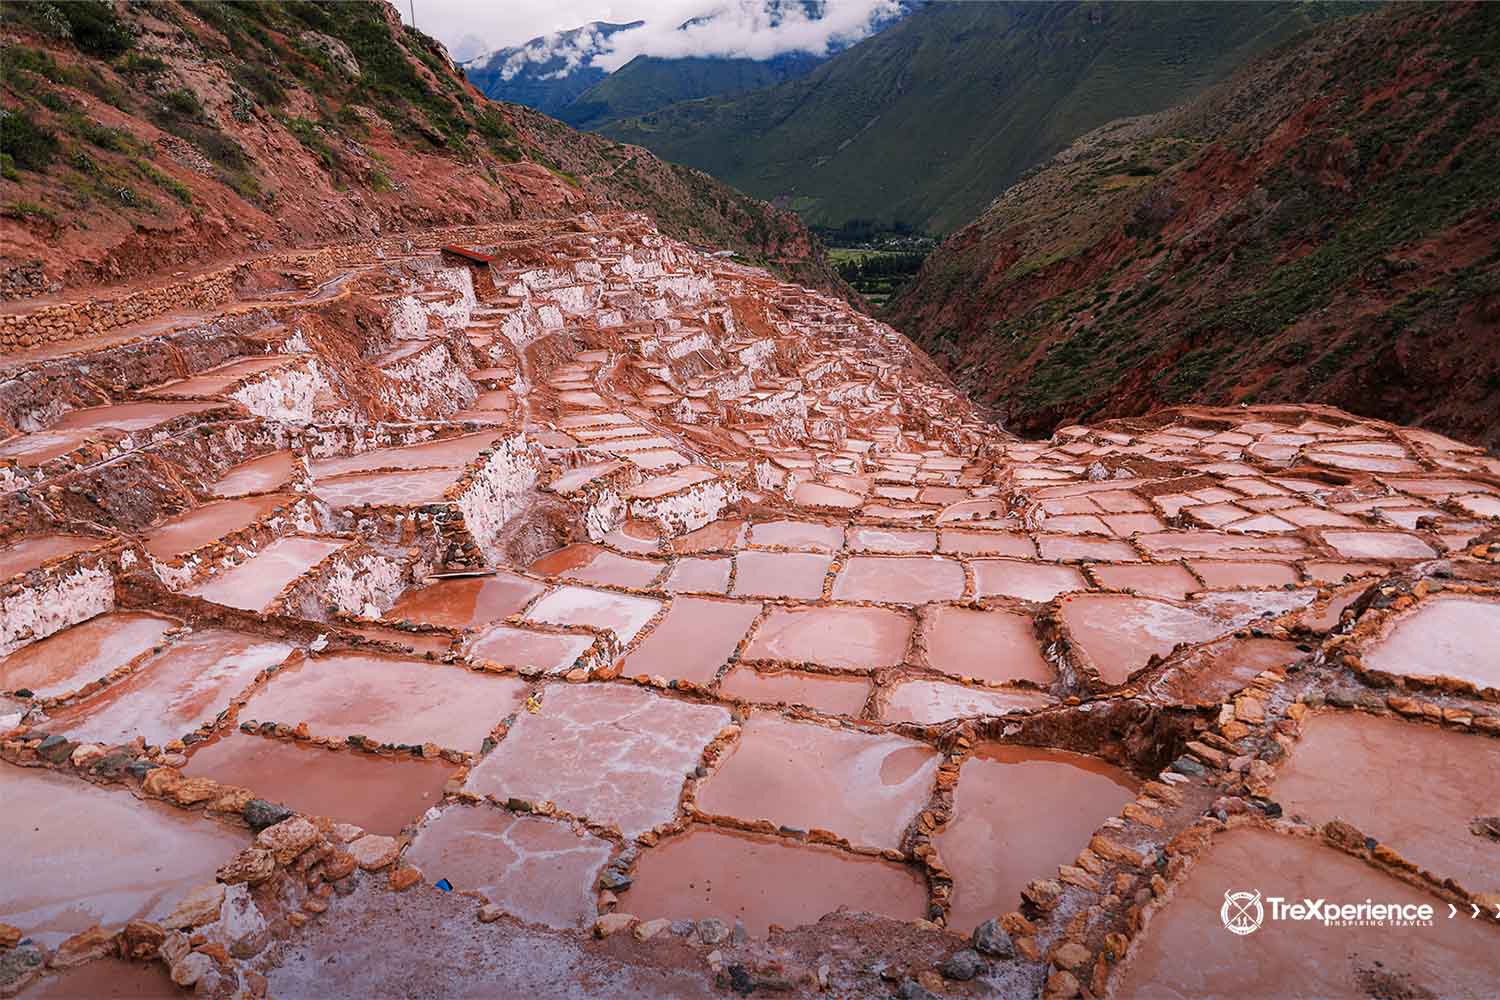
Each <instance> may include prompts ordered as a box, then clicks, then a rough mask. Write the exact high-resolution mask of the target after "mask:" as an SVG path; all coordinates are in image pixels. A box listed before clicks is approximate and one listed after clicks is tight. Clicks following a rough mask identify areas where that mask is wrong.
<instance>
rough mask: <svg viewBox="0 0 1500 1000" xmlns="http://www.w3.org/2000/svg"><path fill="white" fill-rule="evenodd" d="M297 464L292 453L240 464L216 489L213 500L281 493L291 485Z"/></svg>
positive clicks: (217, 484) (262, 457)
mask: <svg viewBox="0 0 1500 1000" xmlns="http://www.w3.org/2000/svg"><path fill="white" fill-rule="evenodd" d="M296 470H297V460H296V458H295V457H294V456H293V455H292V453H291V452H289V451H276V452H272V453H271V454H269V455H262V456H261V457H260V458H252V459H251V460H250V461H248V462H241V463H240V464H239V465H236V466H234V467H233V468H231V469H230V470H229V471H227V472H225V473H224V475H223V477H222V478H220V479H219V481H218V482H216V483H214V485H213V493H214V496H218V497H237V496H244V495H245V494H246V493H265V492H267V491H269V490H279V489H281V488H282V487H283V486H285V485H286V484H287V483H289V482H291V479H292V474H293V473H294V472H295V471H296Z"/></svg>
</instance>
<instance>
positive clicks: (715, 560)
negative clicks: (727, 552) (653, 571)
mask: <svg viewBox="0 0 1500 1000" xmlns="http://www.w3.org/2000/svg"><path fill="white" fill-rule="evenodd" d="M733 566H734V563H733V561H732V560H731V559H730V558H729V557H728V556H716V557H710V558H699V557H696V556H680V557H678V558H677V559H676V560H675V561H673V563H672V569H671V572H669V573H668V574H667V579H666V581H665V582H664V583H663V584H662V589H664V590H667V591H670V592H672V593H690V594H727V593H728V592H729V573H730V570H731V569H732V568H733Z"/></svg>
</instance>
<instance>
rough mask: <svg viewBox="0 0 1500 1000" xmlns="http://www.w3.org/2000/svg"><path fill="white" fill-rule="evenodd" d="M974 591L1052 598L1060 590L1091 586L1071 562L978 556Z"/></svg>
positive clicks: (985, 594)
mask: <svg viewBox="0 0 1500 1000" xmlns="http://www.w3.org/2000/svg"><path fill="white" fill-rule="evenodd" d="M971 565H973V567H974V593H975V596H977V597H1014V598H1017V599H1019V600H1023V601H1036V602H1039V603H1040V602H1044V601H1050V600H1052V598H1054V597H1056V596H1057V595H1058V594H1064V593H1067V592H1069V591H1073V590H1088V589H1089V584H1088V581H1087V580H1085V579H1084V578H1083V574H1082V573H1080V572H1078V570H1076V569H1074V568H1073V567H1072V566H1051V565H1046V564H1042V563H1031V562H1019V561H1016V560H1013V559H975V560H974V561H973V563H972V564H971Z"/></svg>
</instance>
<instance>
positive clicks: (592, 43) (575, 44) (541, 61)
mask: <svg viewBox="0 0 1500 1000" xmlns="http://www.w3.org/2000/svg"><path fill="white" fill-rule="evenodd" d="M606 44H607V42H606V41H605V36H604V35H603V34H601V33H600V32H599V30H598V29H596V28H594V27H592V26H588V27H584V28H581V29H578V30H576V31H568V32H560V33H557V34H552V35H543V36H542V37H541V38H537V39H533V40H532V41H531V42H528V43H527V44H526V45H523V46H521V47H520V48H518V49H516V50H515V51H514V52H512V53H511V54H510V55H509V56H507V57H506V59H505V62H504V63H503V64H502V65H501V66H500V79H502V80H509V79H511V78H512V77H514V76H515V75H516V74H517V73H519V72H521V71H522V70H523V69H525V68H526V67H527V66H528V65H545V64H547V63H550V62H552V61H553V60H561V61H562V65H561V66H559V67H557V68H556V69H554V70H553V71H551V72H549V73H548V74H547V76H546V77H544V79H556V78H559V77H564V76H567V75H568V74H570V73H572V72H574V71H575V70H577V69H578V68H579V67H580V66H586V65H588V64H589V63H590V62H591V61H592V60H593V59H594V58H595V57H596V56H597V55H598V54H599V53H600V51H601V50H602V49H603V48H604V46H605V45H606Z"/></svg>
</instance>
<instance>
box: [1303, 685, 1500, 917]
mask: <svg viewBox="0 0 1500 1000" xmlns="http://www.w3.org/2000/svg"><path fill="white" fill-rule="evenodd" d="M1275 792H1276V801H1278V802H1280V803H1281V807H1282V809H1284V810H1285V811H1286V813H1287V814H1288V815H1301V816H1304V817H1306V818H1307V819H1308V820H1310V821H1312V822H1314V823H1320V824H1321V823H1325V822H1327V821H1328V820H1331V819H1342V820H1345V821H1347V822H1349V823H1352V824H1354V826H1356V827H1357V828H1358V829H1359V830H1360V831H1361V832H1362V833H1364V834H1365V835H1366V836H1369V837H1374V838H1376V839H1377V840H1379V841H1380V842H1381V843H1383V844H1388V845H1390V846H1391V847H1393V848H1395V849H1396V850H1397V851H1398V852H1400V854H1401V855H1402V856H1403V857H1405V858H1406V859H1407V860H1408V861H1412V862H1415V863H1416V864H1418V865H1420V866H1421V867H1423V868H1426V869H1428V870H1430V871H1433V872H1436V873H1437V874H1438V875H1439V876H1440V877H1443V878H1452V879H1456V880H1457V881H1458V882H1459V884H1460V885H1462V886H1464V888H1466V889H1468V890H1469V891H1470V892H1482V893H1483V892H1500V864H1497V863H1496V857H1497V855H1496V852H1497V850H1500V846H1497V845H1496V843H1495V841H1493V840H1491V839H1489V838H1488V837H1485V836H1481V835H1478V834H1477V833H1476V832H1475V831H1474V830H1471V829H1470V827H1471V825H1472V824H1473V822H1474V819H1475V817H1477V816H1493V815H1495V814H1496V806H1497V805H1500V744H1497V741H1495V740H1492V739H1486V738H1485V737H1483V736H1474V735H1471V734H1469V733H1460V732H1451V731H1447V730H1442V729H1437V728H1435V727H1431V726H1422V725H1413V724H1412V723H1409V722H1403V721H1401V720H1399V719H1391V718H1383V717H1380V716H1371V715H1365V714H1363V713H1352V712H1351V713H1341V712H1319V713H1317V714H1315V715H1313V716H1311V717H1310V718H1308V719H1306V720H1305V721H1304V723H1303V731H1302V737H1301V739H1299V740H1298V741H1297V745H1296V747H1295V748H1294V749H1293V751H1292V753H1291V755H1290V757H1289V758H1288V759H1287V761H1286V762H1285V763H1284V764H1282V765H1281V768H1280V770H1279V772H1278V773H1277V775H1276V784H1275Z"/></svg>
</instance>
